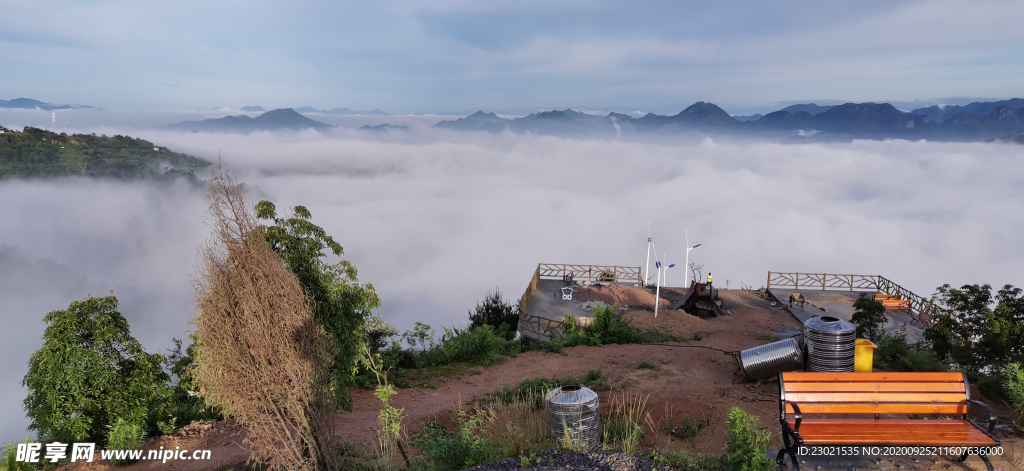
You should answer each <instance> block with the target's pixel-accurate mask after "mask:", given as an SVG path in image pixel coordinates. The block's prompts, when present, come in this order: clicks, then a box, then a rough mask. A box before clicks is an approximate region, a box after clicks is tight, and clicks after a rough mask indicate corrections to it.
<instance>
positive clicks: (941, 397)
mask: <svg viewBox="0 0 1024 471" xmlns="http://www.w3.org/2000/svg"><path fill="white" fill-rule="evenodd" d="M966 399H967V394H965V393H962V392H961V393H935V392H924V393H908V392H888V391H882V392H787V393H786V400H787V401H793V402H795V403H797V404H800V408H801V409H803V404H804V403H805V402H806V403H811V402H876V403H887V402H895V403H910V402H925V403H936V404H959V403H962V402H964V401H965V400H966Z"/></svg>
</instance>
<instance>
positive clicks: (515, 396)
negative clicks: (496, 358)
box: [491, 370, 608, 409]
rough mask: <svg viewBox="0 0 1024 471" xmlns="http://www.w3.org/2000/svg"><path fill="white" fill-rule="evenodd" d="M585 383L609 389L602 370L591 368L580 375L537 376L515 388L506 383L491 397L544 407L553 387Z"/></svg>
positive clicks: (591, 387)
mask: <svg viewBox="0 0 1024 471" xmlns="http://www.w3.org/2000/svg"><path fill="white" fill-rule="evenodd" d="M572 385H583V386H586V387H588V388H590V389H593V390H594V391H602V390H606V389H608V383H607V381H606V380H605V377H604V375H603V374H602V373H601V370H590V371H588V372H587V373H586V374H584V375H583V376H580V377H575V376H566V377H564V378H561V379H558V378H552V379H547V378H542V377H537V378H533V379H528V380H525V381H523V382H521V383H519V384H518V385H517V386H516V387H515V388H510V387H508V385H505V387H504V388H502V389H501V390H500V391H498V392H496V393H494V394H491V399H495V400H498V401H500V402H501V403H503V404H513V403H517V402H523V403H527V404H531V405H532V406H533V408H534V409H543V408H544V396H545V395H546V394H547V393H548V392H549V391H551V390H552V389H555V388H558V387H562V386H572Z"/></svg>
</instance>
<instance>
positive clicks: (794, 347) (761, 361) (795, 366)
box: [740, 337, 804, 381]
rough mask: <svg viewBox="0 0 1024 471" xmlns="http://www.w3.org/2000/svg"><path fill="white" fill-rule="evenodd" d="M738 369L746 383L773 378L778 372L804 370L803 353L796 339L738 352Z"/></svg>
mask: <svg viewBox="0 0 1024 471" xmlns="http://www.w3.org/2000/svg"><path fill="white" fill-rule="evenodd" d="M740 368H743V376H744V377H745V378H747V380H748V381H757V380H762V379H769V378H772V377H774V376H775V375H776V374H778V373H779V372H780V371H797V370H802V369H803V368H804V352H803V349H802V348H801V347H800V343H799V342H798V341H797V339H796V337H793V338H788V339H784V340H779V341H777V342H772V343H768V344H764V345H761V346H760V347H754V348H748V349H746V350H743V351H742V352H740Z"/></svg>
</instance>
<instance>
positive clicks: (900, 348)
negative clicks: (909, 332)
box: [874, 331, 949, 372]
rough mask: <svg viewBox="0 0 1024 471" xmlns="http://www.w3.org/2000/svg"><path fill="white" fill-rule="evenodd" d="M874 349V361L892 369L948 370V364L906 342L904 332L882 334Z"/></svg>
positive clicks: (884, 367)
mask: <svg viewBox="0 0 1024 471" xmlns="http://www.w3.org/2000/svg"><path fill="white" fill-rule="evenodd" d="M877 342H878V348H877V349H876V350H875V354H874V355H875V360H874V361H875V363H877V364H878V366H879V367H880V368H883V369H886V370H892V371H935V372H937V371H949V366H948V365H947V364H946V363H945V362H943V361H942V360H940V359H939V357H938V356H936V355H935V352H932V351H931V350H927V349H925V348H924V347H921V346H917V347H911V346H910V345H908V344H907V339H906V337H905V334H904V332H902V331H897V333H896V334H895V335H882V337H881V339H879V340H878V341H877Z"/></svg>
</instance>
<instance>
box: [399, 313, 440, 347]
mask: <svg viewBox="0 0 1024 471" xmlns="http://www.w3.org/2000/svg"><path fill="white" fill-rule="evenodd" d="M402 339H403V340H405V342H406V343H408V344H409V346H410V347H412V348H417V347H419V349H420V352H422V353H426V352H427V351H428V350H431V349H433V348H434V347H435V346H436V344H435V343H434V329H433V328H432V327H430V326H429V325H427V324H424V323H422V322H419V321H417V322H416V326H415V327H413V329H412V330H407V331H405V333H404V334H402Z"/></svg>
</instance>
